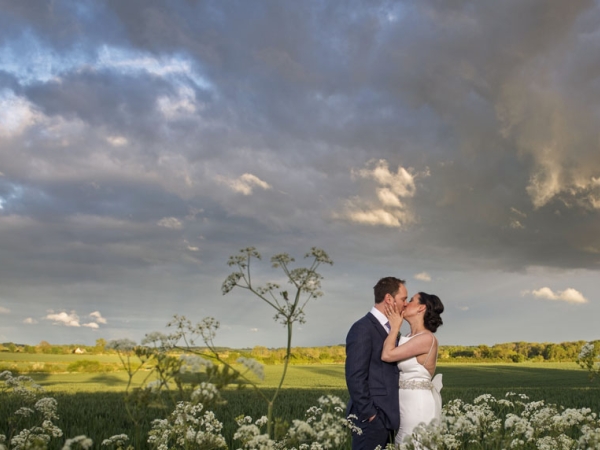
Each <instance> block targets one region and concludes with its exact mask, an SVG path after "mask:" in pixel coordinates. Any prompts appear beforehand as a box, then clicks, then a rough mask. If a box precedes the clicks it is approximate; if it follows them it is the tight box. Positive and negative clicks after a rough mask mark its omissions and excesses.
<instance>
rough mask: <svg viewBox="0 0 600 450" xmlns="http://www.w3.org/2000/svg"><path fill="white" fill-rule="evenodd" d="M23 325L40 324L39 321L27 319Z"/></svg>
mask: <svg viewBox="0 0 600 450" xmlns="http://www.w3.org/2000/svg"><path fill="white" fill-rule="evenodd" d="M23 323H26V324H27V325H35V324H36V323H38V321H37V320H35V319H34V318H32V317H27V318H26V319H25V320H23Z"/></svg>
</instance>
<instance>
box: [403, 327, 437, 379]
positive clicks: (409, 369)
mask: <svg viewBox="0 0 600 450" xmlns="http://www.w3.org/2000/svg"><path fill="white" fill-rule="evenodd" d="M413 337H414V336H410V337H407V336H401V337H400V341H399V342H398V345H402V344H405V343H406V342H408V341H410V340H411V339H412V338H413ZM398 369H400V381H404V380H406V381H408V380H415V381H420V380H424V381H431V374H430V373H429V371H428V370H427V369H426V368H425V366H423V365H422V364H421V363H419V361H417V357H416V356H413V357H411V358H408V359H405V360H403V361H399V362H398Z"/></svg>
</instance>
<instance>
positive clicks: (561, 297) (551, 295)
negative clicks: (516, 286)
mask: <svg viewBox="0 0 600 450" xmlns="http://www.w3.org/2000/svg"><path fill="white" fill-rule="evenodd" d="M522 294H523V295H532V296H533V297H536V298H541V299H545V300H557V301H562V302H567V303H587V302H588V299H587V298H585V297H584V296H583V294H582V293H581V292H579V291H578V290H576V289H573V288H568V289H565V290H564V291H556V292H554V291H553V290H552V289H550V288H549V287H543V288H540V289H535V290H532V291H523V292H522Z"/></svg>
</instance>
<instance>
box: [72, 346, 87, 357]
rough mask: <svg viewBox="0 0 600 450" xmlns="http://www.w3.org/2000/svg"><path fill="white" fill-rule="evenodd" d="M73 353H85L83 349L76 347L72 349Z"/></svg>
mask: <svg viewBox="0 0 600 450" xmlns="http://www.w3.org/2000/svg"><path fill="white" fill-rule="evenodd" d="M73 353H75V354H77V355H83V354H84V353H85V350H84V349H82V348H79V347H77V348H76V349H75V350H73Z"/></svg>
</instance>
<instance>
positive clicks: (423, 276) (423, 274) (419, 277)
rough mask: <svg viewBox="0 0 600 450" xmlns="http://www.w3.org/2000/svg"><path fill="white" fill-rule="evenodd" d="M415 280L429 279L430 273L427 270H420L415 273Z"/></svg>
mask: <svg viewBox="0 0 600 450" xmlns="http://www.w3.org/2000/svg"><path fill="white" fill-rule="evenodd" d="M415 280H421V281H431V275H429V274H428V273H427V272H421V273H418V274H416V275H415Z"/></svg>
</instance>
